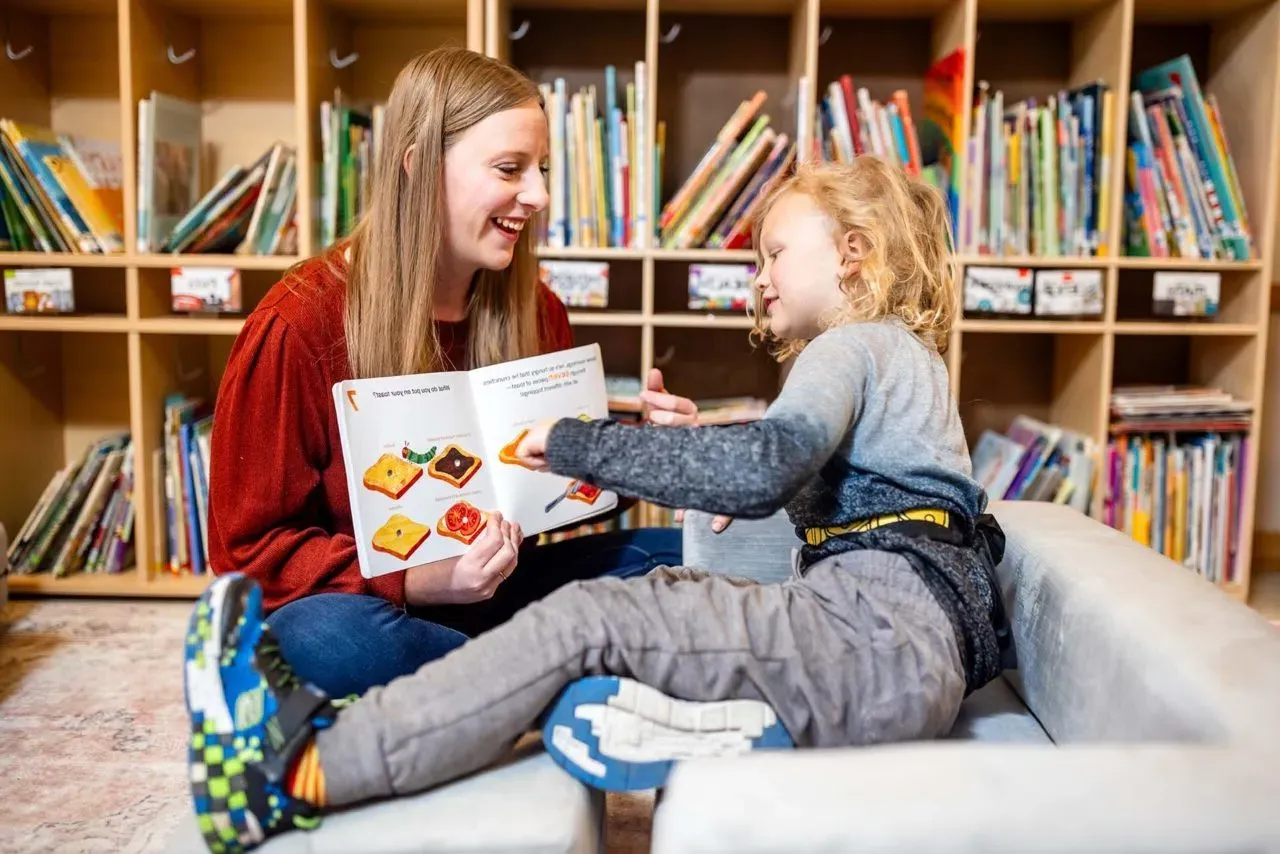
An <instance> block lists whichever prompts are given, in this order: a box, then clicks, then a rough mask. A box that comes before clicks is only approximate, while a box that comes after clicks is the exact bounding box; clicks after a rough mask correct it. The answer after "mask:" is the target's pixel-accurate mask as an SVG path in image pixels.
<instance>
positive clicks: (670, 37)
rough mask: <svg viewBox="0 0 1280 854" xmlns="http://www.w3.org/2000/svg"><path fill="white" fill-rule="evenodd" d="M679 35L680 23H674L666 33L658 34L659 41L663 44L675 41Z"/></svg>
mask: <svg viewBox="0 0 1280 854" xmlns="http://www.w3.org/2000/svg"><path fill="white" fill-rule="evenodd" d="M679 35H680V25H679V24H672V25H671V29H669V30H667V31H666V32H665V33H663V34H662V35H660V36H658V41H660V42H662V43H663V44H671V43H672V42H673V41H675V40H676V37H677V36H679Z"/></svg>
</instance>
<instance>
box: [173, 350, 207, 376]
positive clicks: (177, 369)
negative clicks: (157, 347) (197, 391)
mask: <svg viewBox="0 0 1280 854" xmlns="http://www.w3.org/2000/svg"><path fill="white" fill-rule="evenodd" d="M173 367H174V374H175V376H176V379H177V381H178V382H180V383H189V382H191V381H192V380H194V379H199V378H200V375H201V374H203V373H204V368H202V367H200V366H199V365H196V366H195V367H194V368H188V367H187V366H185V365H183V364H182V354H180V353H178V354H175V355H174V357H173Z"/></svg>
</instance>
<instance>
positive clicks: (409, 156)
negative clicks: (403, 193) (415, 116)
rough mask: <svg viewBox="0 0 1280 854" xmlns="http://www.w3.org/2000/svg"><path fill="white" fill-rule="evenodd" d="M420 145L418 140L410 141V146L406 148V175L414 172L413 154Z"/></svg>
mask: <svg viewBox="0 0 1280 854" xmlns="http://www.w3.org/2000/svg"><path fill="white" fill-rule="evenodd" d="M417 147H418V144H417V143H416V142H413V143H410V144H409V147H408V148H406V149H405V150H404V172H405V174H406V175H412V174H413V155H414V150H415V149H416V148H417Z"/></svg>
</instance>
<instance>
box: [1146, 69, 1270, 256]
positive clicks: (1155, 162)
mask: <svg viewBox="0 0 1280 854" xmlns="http://www.w3.org/2000/svg"><path fill="white" fill-rule="evenodd" d="M1130 101H1131V103H1130V109H1129V136H1128V147H1127V151H1126V163H1125V167H1126V170H1125V172H1126V181H1125V197H1124V213H1125V243H1126V246H1125V251H1126V252H1127V254H1129V255H1139V256H1149V257H1156V258H1225V259H1230V260H1234V261H1245V260H1249V259H1250V258H1252V257H1254V253H1255V251H1256V247H1255V244H1254V238H1253V234H1252V232H1251V230H1250V228H1249V215H1248V211H1247V210H1246V207H1245V202H1244V194H1243V193H1242V191H1241V187H1240V178H1239V175H1237V174H1236V167H1235V161H1234V159H1233V158H1232V156H1231V146H1230V144H1229V143H1228V141H1227V134H1226V127H1225V125H1224V124H1223V121H1222V111H1221V109H1220V108H1219V106H1218V101H1217V99H1216V98H1215V97H1214V96H1213V95H1209V96H1207V97H1206V96H1205V95H1204V94H1203V93H1202V92H1201V91H1200V83H1199V80H1198V79H1197V77H1196V71H1195V67H1194V66H1193V65H1192V64H1191V60H1190V58H1188V57H1187V56H1185V55H1183V56H1180V57H1178V58H1177V59H1173V60H1170V61H1169V62H1166V63H1163V64H1162V65H1157V66H1155V67H1154V68H1149V69H1147V70H1146V71H1143V72H1142V73H1141V74H1139V75H1137V76H1136V77H1135V78H1134V89H1133V92H1132V93H1131V95H1130Z"/></svg>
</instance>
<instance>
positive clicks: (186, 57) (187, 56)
mask: <svg viewBox="0 0 1280 854" xmlns="http://www.w3.org/2000/svg"><path fill="white" fill-rule="evenodd" d="M168 50H169V61H170V62H172V63H173V64H174V65H181V64H182V63H184V62H190V61H191V59H192V58H193V57H195V55H196V49H195V48H191V50H189V51H187V52H186V53H184V54H182V55H181V56H179V55H178V54H176V53H174V52H173V45H169V49H168Z"/></svg>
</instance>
